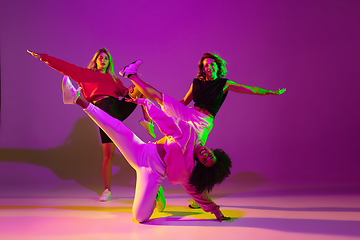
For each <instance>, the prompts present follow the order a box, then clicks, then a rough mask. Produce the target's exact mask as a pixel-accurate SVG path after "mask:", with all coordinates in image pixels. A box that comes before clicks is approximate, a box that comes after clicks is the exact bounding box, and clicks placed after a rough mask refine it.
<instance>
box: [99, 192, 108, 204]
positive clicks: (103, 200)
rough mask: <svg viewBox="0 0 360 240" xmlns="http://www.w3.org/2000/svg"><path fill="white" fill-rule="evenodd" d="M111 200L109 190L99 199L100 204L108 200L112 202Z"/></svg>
mask: <svg viewBox="0 0 360 240" xmlns="http://www.w3.org/2000/svg"><path fill="white" fill-rule="evenodd" d="M110 198H111V192H110V190H109V189H105V190H104V192H103V193H102V195H101V197H100V198H99V201H100V202H106V201H108V200H110Z"/></svg>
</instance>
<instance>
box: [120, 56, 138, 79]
mask: <svg viewBox="0 0 360 240" xmlns="http://www.w3.org/2000/svg"><path fill="white" fill-rule="evenodd" d="M141 64H142V60H140V59H139V60H136V61H135V62H132V63H130V64H129V65H127V66H125V67H123V68H122V69H121V70H120V72H119V74H120V75H121V76H123V77H125V78H129V77H130V76H131V75H135V74H136V72H137V69H138V67H139V66H140V65H141Z"/></svg>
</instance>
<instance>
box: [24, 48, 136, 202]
mask: <svg viewBox="0 0 360 240" xmlns="http://www.w3.org/2000/svg"><path fill="white" fill-rule="evenodd" d="M28 52H29V53H30V54H31V55H32V56H34V57H35V58H39V59H40V60H41V61H43V62H45V63H46V64H47V65H48V66H50V67H51V68H53V69H55V70H56V71H58V72H60V73H62V74H64V75H67V76H69V77H70V78H72V79H73V80H74V81H76V82H77V84H78V85H79V89H78V90H80V91H81V93H82V95H83V96H84V98H85V99H86V100H87V101H89V102H91V103H93V104H94V105H95V106H97V107H98V108H100V109H101V110H103V111H105V112H106V113H108V114H109V115H110V116H112V117H114V118H116V119H118V120H120V121H124V120H125V119H126V118H127V117H128V116H129V115H130V114H131V113H132V112H133V111H134V109H135V108H136V104H134V103H130V102H126V101H125V99H124V98H122V99H121V100H119V97H125V96H127V94H128V88H126V87H125V86H124V85H123V83H122V82H121V81H120V79H119V78H118V77H117V76H116V75H115V73H114V65H113V61H112V58H111V55H110V53H109V51H108V50H107V49H106V48H101V49H99V50H98V51H97V52H96V53H95V55H94V57H93V58H92V60H91V61H90V64H89V66H88V67H87V68H82V67H78V66H76V65H73V64H71V63H68V62H65V61H63V60H61V59H58V58H55V57H51V56H49V55H47V54H39V53H35V52H31V51H28ZM79 94H80V93H79ZM99 130H100V136H101V142H102V149H103V164H102V176H103V181H104V191H103V193H102V195H101V197H100V199H99V200H100V201H103V202H104V201H108V200H109V199H110V198H111V189H110V184H111V174H112V159H113V156H114V152H115V145H114V143H113V142H112V141H111V139H110V138H109V137H108V136H107V135H106V133H105V132H104V131H103V130H102V129H101V128H99Z"/></svg>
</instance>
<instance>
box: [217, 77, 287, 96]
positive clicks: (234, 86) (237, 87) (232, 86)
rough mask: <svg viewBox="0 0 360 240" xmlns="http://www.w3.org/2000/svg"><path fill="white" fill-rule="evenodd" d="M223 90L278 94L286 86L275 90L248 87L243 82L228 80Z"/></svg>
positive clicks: (255, 93) (281, 92)
mask: <svg viewBox="0 0 360 240" xmlns="http://www.w3.org/2000/svg"><path fill="white" fill-rule="evenodd" d="M225 91H233V92H237V93H245V94H253V95H280V94H283V93H284V92H285V91H286V88H282V89H279V90H276V91H271V90H266V89H262V88H259V87H250V86H246V85H243V84H239V83H236V82H233V81H230V80H228V81H227V82H226V84H225V87H224V92H225Z"/></svg>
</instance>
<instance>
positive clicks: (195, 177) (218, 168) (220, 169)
mask: <svg viewBox="0 0 360 240" xmlns="http://www.w3.org/2000/svg"><path fill="white" fill-rule="evenodd" d="M213 153H214V155H215V157H216V162H215V164H214V165H213V166H212V167H205V166H204V165H203V164H201V163H200V162H199V160H198V159H195V160H197V164H196V166H195V167H194V169H193V171H192V173H191V176H190V179H189V183H190V184H191V185H192V186H195V188H196V192H197V193H202V192H204V191H207V192H208V193H209V192H211V190H212V189H213V187H214V185H215V184H220V183H221V182H222V181H224V179H225V178H227V177H228V176H229V175H230V168H231V167H232V163H231V159H230V157H229V155H227V153H226V152H224V151H223V150H222V149H219V148H218V149H215V150H213Z"/></svg>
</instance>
